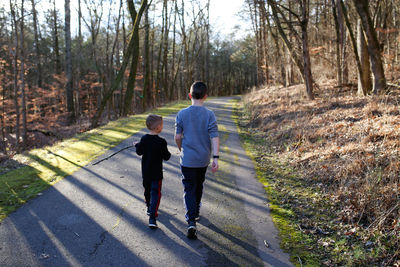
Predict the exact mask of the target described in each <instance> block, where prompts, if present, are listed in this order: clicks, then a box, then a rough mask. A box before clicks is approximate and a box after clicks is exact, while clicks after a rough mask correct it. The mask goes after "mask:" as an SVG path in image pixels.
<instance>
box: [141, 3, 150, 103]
mask: <svg viewBox="0 0 400 267" xmlns="http://www.w3.org/2000/svg"><path fill="white" fill-rule="evenodd" d="M144 27H145V28H144V57H143V61H144V83H143V102H142V105H143V110H146V109H147V108H148V107H149V106H150V105H151V102H150V100H151V90H150V48H149V46H150V42H149V38H150V25H149V7H148V6H147V8H146V11H145V14H144Z"/></svg>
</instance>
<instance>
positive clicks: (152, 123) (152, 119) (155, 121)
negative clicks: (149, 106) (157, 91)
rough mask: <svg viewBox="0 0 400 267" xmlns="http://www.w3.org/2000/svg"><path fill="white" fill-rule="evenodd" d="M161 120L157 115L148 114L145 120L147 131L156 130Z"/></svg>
mask: <svg viewBox="0 0 400 267" xmlns="http://www.w3.org/2000/svg"><path fill="white" fill-rule="evenodd" d="M162 120H163V119H162V117H161V116H158V115H155V114H150V115H149V116H147V118H146V126H147V129H149V130H154V129H155V128H157V126H158V125H160V123H161V122H162Z"/></svg>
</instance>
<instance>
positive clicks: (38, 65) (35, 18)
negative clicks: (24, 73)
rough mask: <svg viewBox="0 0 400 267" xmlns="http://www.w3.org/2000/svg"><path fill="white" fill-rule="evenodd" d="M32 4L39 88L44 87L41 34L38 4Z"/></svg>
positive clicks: (32, 2) (33, 1) (32, 1)
mask: <svg viewBox="0 0 400 267" xmlns="http://www.w3.org/2000/svg"><path fill="white" fill-rule="evenodd" d="M31 4H32V16H33V33H34V40H35V65H36V70H35V72H36V85H37V86H38V87H42V76H43V74H42V63H41V54H40V44H39V33H38V28H37V26H38V19H37V12H36V7H35V5H36V3H35V0H31Z"/></svg>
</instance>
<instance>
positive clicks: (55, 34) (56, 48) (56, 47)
mask: <svg viewBox="0 0 400 267" xmlns="http://www.w3.org/2000/svg"><path fill="white" fill-rule="evenodd" d="M57 20H58V16H57V9H56V1H55V0H53V23H54V24H53V42H54V54H55V57H56V58H55V62H56V73H57V74H60V73H61V59H60V44H59V41H58V21H57Z"/></svg>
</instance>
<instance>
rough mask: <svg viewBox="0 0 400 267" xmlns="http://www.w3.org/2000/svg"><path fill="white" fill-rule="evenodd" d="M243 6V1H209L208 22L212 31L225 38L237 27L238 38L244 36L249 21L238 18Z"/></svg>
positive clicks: (248, 28)
mask: <svg viewBox="0 0 400 267" xmlns="http://www.w3.org/2000/svg"><path fill="white" fill-rule="evenodd" d="M244 5H245V0H210V22H211V25H212V27H214V30H216V31H218V32H220V33H221V34H222V35H224V36H227V35H229V34H230V33H231V32H232V31H233V30H234V28H235V26H239V27H240V28H239V29H238V30H237V35H238V37H239V36H244V35H246V34H247V33H248V32H249V30H250V29H251V28H250V26H251V25H250V19H247V21H244V20H243V19H242V18H241V16H240V14H242V15H243V9H244Z"/></svg>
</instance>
